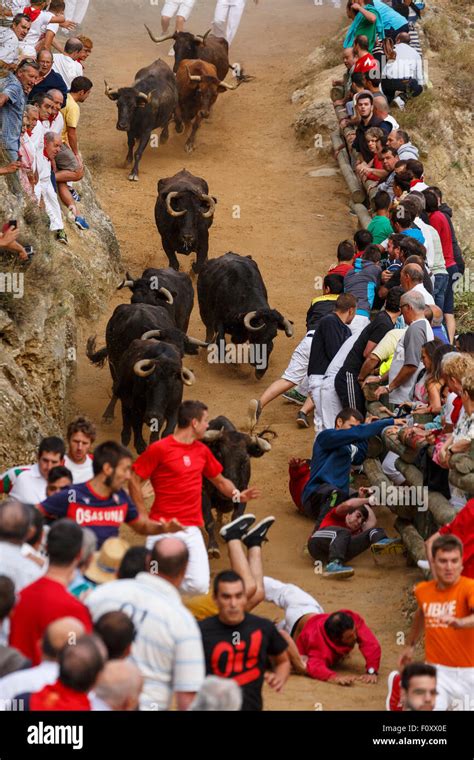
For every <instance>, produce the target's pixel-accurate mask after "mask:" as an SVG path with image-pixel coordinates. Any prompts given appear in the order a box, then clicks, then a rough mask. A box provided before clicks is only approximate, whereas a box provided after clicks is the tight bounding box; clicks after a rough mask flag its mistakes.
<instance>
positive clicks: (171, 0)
mask: <svg viewBox="0 0 474 760" xmlns="http://www.w3.org/2000/svg"><path fill="white" fill-rule="evenodd" d="M194 3H195V0H166V2H165V4H164V6H163V8H162V10H161V15H162V16H165V18H173V16H182V18H184V19H185V21H187V20H188V18H189V17H190V15H191V11H192V9H193V6H194Z"/></svg>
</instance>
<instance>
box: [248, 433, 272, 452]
mask: <svg viewBox="0 0 474 760" xmlns="http://www.w3.org/2000/svg"><path fill="white" fill-rule="evenodd" d="M251 439H252V443H256V444H257V446H258V447H259V449H260V451H271V450H272V445H271V443H269V442H268V441H266V440H265V438H260V436H258V435H252V436H251Z"/></svg>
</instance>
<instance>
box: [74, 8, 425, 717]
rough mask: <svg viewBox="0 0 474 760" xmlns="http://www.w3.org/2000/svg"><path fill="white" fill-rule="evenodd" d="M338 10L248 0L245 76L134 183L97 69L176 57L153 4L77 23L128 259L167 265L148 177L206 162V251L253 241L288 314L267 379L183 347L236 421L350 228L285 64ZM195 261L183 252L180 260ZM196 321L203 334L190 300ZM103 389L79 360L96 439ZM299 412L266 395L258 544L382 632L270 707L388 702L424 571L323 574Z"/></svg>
mask: <svg viewBox="0 0 474 760" xmlns="http://www.w3.org/2000/svg"><path fill="white" fill-rule="evenodd" d="M213 5H214V4H213V2H212V0H199V2H198V3H197V6H198V7H197V8H196V9H195V11H194V14H193V17H192V24H190V28H191V29H192V30H193V31H195V32H197V33H200V34H203V33H204V31H205V30H206V29H207V28H208V26H209V24H208V22H209V20H210V18H211V17H212V10H213ZM106 9H107V10H106ZM290 9H291V12H290ZM341 14H342V11H335V10H333V8H332V6H330V7H325V6H321V7H315V6H314V5H313V4H312V3H311V2H310V0H271V1H269V0H261V2H260V3H259V5H258V6H257V7H255V6H254V4H253V3H252V2H251V1H250V0H249V2H248V4H247V8H246V11H245V15H244V18H243V20H242V24H241V27H240V30H239V34H238V37H237V40H236V42H235V44H234V48H233V51H232V55H231V59H232V60H233V61H235V60H240V61H243V62H244V64H245V66H246V69H247V70H248V72H249V73H252V74H254V75H255V76H256V80H255V82H253V83H252V84H248V85H245V86H242V87H241V88H240V89H239V90H238V91H237V92H235V93H225V94H224V95H221V96H220V97H219V100H218V102H217V104H216V107H215V110H214V114H213V118H212V123H209V124H206V125H204V127H203V128H202V129H201V131H200V132H199V133H198V138H197V150H196V151H195V153H193V154H192V155H191V156H189V155H187V154H186V153H185V152H184V149H183V144H184V140H183V136H182V135H175V134H174V133H173V130H172V131H171V132H172V134H171V138H170V140H169V142H168V144H167V145H165V146H163V147H160V148H159V149H152V148H150V147H149V148H148V149H147V151H146V153H145V156H144V159H143V160H142V164H141V175H140V181H139V183H130V182H128V181H127V172H126V170H125V169H124V168H123V160H124V158H125V154H126V140H125V135H124V134H122V133H119V132H117V131H116V130H115V121H116V107H115V105H114V104H113V103H112V102H111V101H109V100H108V99H107V98H106V97H105V96H104V95H103V86H102V80H103V79H104V77H105V78H106V79H107V80H108V81H109V83H110V84H112V85H113V86H121V85H126V84H129V83H131V82H132V81H133V75H134V73H135V71H136V70H137V69H138V68H140V67H141V66H143V65H145V64H147V63H148V62H151V61H152V60H153V59H154V58H155V57H158V56H161V57H162V58H164V59H165V60H167V61H168V62H170V61H171V62H172V59H170V58H167V57H166V54H167V52H168V49H169V43H164V44H162V45H160V46H156V45H154V44H153V43H152V42H151V40H149V38H148V36H147V34H146V32H145V30H144V28H143V26H142V22H146V23H148V24H149V25H151V26H152V27H153V28H154V29H155V30H156V31H157V32H158V31H159V14H158V9H157V8H156V7H149V6H148V4H147V5H146V6H145V5H143V7H142V6H140V5H138V4H130V5H128V6H127V7H126V8H125V9H124V8H123V6H119V5H115V4H114V3H110V2H107V4H106V3H105V2H104V0H102V1H101V2H98V1H97V2H95V3H91V11H90V15H89V17H88V24H87V25H86V27H85V31H86V32H89V33H91V34H92V36H93V37H94V41H95V48H94V54H93V56H92V58H91V59H89V63H88V65H87V68H86V74H88V75H89V76H90V77H91V78H92V80H93V81H94V82H95V84H96V86H95V88H94V91H93V96H92V97H91V98H90V99H89V101H88V102H87V103H86V104H85V105H84V106H83V108H82V120H81V124H80V140H81V145H82V150H83V153H84V156H85V157H86V160H87V161H88V163H89V165H91V166H92V168H93V171H94V174H95V177H96V186H97V189H98V194H99V198H100V200H101V202H102V204H103V206H104V208H105V209H106V211H107V212H108V213H109V214H110V216H111V217H112V220H113V222H114V224H115V227H116V231H117V235H118V238H119V241H120V243H121V246H122V256H123V263H124V268H127V269H129V270H130V272H131V273H132V274H133V275H135V276H137V275H138V274H139V273H140V272H141V271H142V269H144V268H145V266H158V267H160V266H166V265H167V262H166V259H165V256H164V253H163V252H162V249H161V245H160V240H159V237H158V235H157V231H156V228H155V226H154V221H153V207H154V202H155V192H156V184H157V181H158V179H159V178H160V177H166V176H170V175H172V174H174V173H175V172H176V171H178V170H179V169H181V168H182V167H184V166H185V167H186V168H187V169H189V170H190V171H191V172H193V173H195V174H198V175H200V176H203V177H205V178H206V179H207V181H208V182H209V187H210V192H211V193H212V194H213V195H215V196H217V198H218V205H217V210H216V216H215V223H214V226H213V228H212V230H211V244H210V256H211V257H215V256H218V255H221V254H222V253H225V252H226V251H228V250H233V251H237V252H239V253H243V254H252V256H253V257H254V258H255V259H256V260H257V262H258V264H259V267H260V269H261V271H262V274H263V276H264V279H265V282H266V285H267V288H268V291H269V296H270V304H271V305H272V306H273V307H275V308H277V309H279V310H280V311H281V312H282V313H284V314H285V315H286V316H287V317H289V318H290V319H292V320H294V322H295V328H296V329H295V337H294V339H292V340H289V339H287V338H286V337H281V336H280V337H279V338H278V339H277V341H276V344H275V349H274V352H273V354H272V357H271V364H270V368H269V370H268V372H267V375H266V377H265V379H264V380H263V381H260V382H258V381H256V380H255V378H254V376H253V373H252V372H251V371H249V370H248V369H247V368H245V367H244V368H234V367H231V366H228V365H227V366H216V365H208V364H207V361H206V355H205V354H202V356H201V357H199V358H198V357H196V358H195V357H190V358H188V359H186V363H187V364H188V365H189V366H190V367H191V368H192V369H193V371H194V372H195V374H196V378H197V383H196V385H195V386H194V387H193V388H192V389H186V392H185V396H186V397H187V398H190V397H198V398H200V399H202V400H203V401H205V402H206V403H207V404H208V405H209V407H210V411H211V414H212V415H217V414H226V415H227V416H229V417H230V418H231V419H232V420H233V421H234V422H235V423H236V424H240V425H243V424H244V422H245V416H246V409H247V404H248V401H249V399H251V398H253V397H255V396H258V395H259V394H260V393H261V391H262V390H263V388H264V387H265V385H266V384H267V383H269V382H270V381H272V380H273V379H275V378H277V377H278V376H279V375H280V374H281V372H282V370H283V369H284V368H285V366H286V364H287V361H288V359H289V357H290V355H291V353H292V351H293V349H294V348H295V346H296V345H297V341H298V340H299V339H300V338H301V337H302V336H303V334H304V316H305V313H306V310H307V307H308V304H309V302H310V299H311V297H312V296H313V293H314V290H313V280H314V277H315V276H316V275H319V276H321V275H324V274H325V272H326V271H327V268H328V264H329V263H330V262H332V261H333V260H334V258H335V253H334V252H335V247H336V244H337V242H338V241H340V240H342V239H344V238H346V237H348V236H350V235H351V234H352V233H353V231H354V222H353V220H352V218H351V217H350V215H349V214H348V212H347V206H346V199H347V195H346V189H345V186H344V183H343V181H342V179H340V178H339V177H323V178H312V177H309V176H308V171H309V170H310V169H311V168H314V166H313V167H311V166H310V165H309V164H308V159H307V157H306V156H305V154H304V153H303V152H302V151H301V150H299V149H298V148H297V147H296V144H295V140H294V136H293V132H292V128H291V122H292V119H293V117H294V107H293V106H292V105H291V103H290V101H289V96H290V95H291V91H292V88H291V85H290V79H291V77H292V74H293V72H294V67H295V64H296V63H298V62H300V61H301V59H302V58H303V57H304V56H306V55H307V54H308V53H309V52H311V50H312V49H313V48H314V47H315V46H316V44H317V43H318V42H319V41H321V40H322V39H323V37H324V36H325V35H327V34H328V33H331V32H332V31H334V30H335V29H336V27H337V24H338V22H339V18H340V15H341ZM97 29H108V34H107V36H105V35H104V34H102V35H100V34H97V32H94V30H97ZM236 205H238V206H240V209H241V212H240V219H236V218H234V217H233V213H232V212H233V207H234V206H236ZM191 263H192V261H191V259H187V258H185V257H181V265H182V268H184V269H185V270H186V271H189V270H190V267H191ZM126 300H127V299H126V293H124V292H120V293H119V294H114V293H111V300H110V303H109V304H108V305H107V308H106V310H105V314H104V317H103V319H101V320H100V321H99V322H98V323H95V324H93V323H91V324H88V325H85V326H84V329H83V331H82V338H81V344H80V353H82V348H83V347H84V345H85V340H86V338H87V336H88V335H90V334H94V333H96V334H97V335H98V345H103V336H104V329H105V325H106V322H107V319H108V317H109V316H110V314H111V313H112V310H113V308H114V307H115V306H116V305H117V304H118V303H120V302H123V301H126ZM104 306H105V305H104ZM190 333H191V334H193V335H195V336H197V337H201V338H203V337H204V328H203V325H202V324H201V322H200V320H199V314H198V310H197V307H196V308H195V310H194V313H193V317H192V320H191V327H190ZM109 392H110V376H109V372H108V369H103V370H99V369H96V368H94V367H91V366H90V365H89V364H88V363H87V360H86V359H85V358H82V359H80V361H79V367H78V383H77V388H76V392H75V397H74V399H73V404H74V406H75V408H76V409H78V410H81V411H82V412H85V413H87V414H88V415H90V416H91V417H92V418H93V419H94V420H95V422H96V423H98V424H99V430H100V440H104V439H105V438H108V437H111V436H112V437H114V438H117V439H118V438H119V434H120V424H119V417H118V418H117V419H116V421H115V424H113V425H112V426H109V427H106V426H103V425H101V423H100V417H101V414H102V411H103V410H104V408H105V406H106V405H107V402H108V399H109ZM117 411H119V409H117ZM296 411H297V408H296V407H295V406H294V405H292V404H287V403H285V402H284V401H283V400H281V401H280V400H277V401H275V402H274V403H273V404H272V405H271V406H270V407H268V408H267V410H265V413H264V415H263V418H262V421H263V423H264V424H265V425H271V426H272V427H273V428H274V429H275V430H276V431H277V433H278V439H277V440H276V441H275V444H274V447H273V450H272V452H271V453H270V454H269V455H266V456H265V457H263V458H262V459H260V460H258V461H257V462H256V463H255V464H254V466H253V478H252V482H253V483H254V484H256V485H259V486H260V487H261V488H262V490H263V496H262V498H261V500H259V502H258V503H256V504H253V505H252V509H253V511H254V512H256V514H257V516H258V517H262V516H265V515H267V514H273V515H275V516H276V517H277V522H276V524H275V526H274V528H273V529H272V533H271V541H270V543H269V544H268V545H267V546H266V547H265V549H264V552H265V569H266V572H267V573H268V574H269V575H274V576H275V577H278V578H280V579H282V580H286V581H289V582H293V583H296V584H298V585H300V586H302V587H304V588H305V589H306V590H307V591H309V592H310V593H312V594H314V596H315V597H316V598H317V599H318V600H319V601H320V603H321V604H322V605H323V607H324V609H325V610H327V611H332V610H335V609H338V608H345V607H346V608H352V609H354V610H356V611H358V612H359V613H361V614H362V615H364V616H365V618H366V620H367V622H368V624H369V625H370V626H371V627H372V628H373V630H374V631H375V632H376V633H377V635H378V637H379V639H380V641H381V644H382V647H383V652H384V657H383V665H382V672H381V678H380V681H379V683H378V684H377V685H376V686H368V685H357V686H354V687H352V688H350V689H348V688H343V687H340V686H334V685H325V684H322V683H320V682H314V681H310V680H309V679H304V678H301V677H292V678H291V679H290V681H289V682H288V684H287V686H286V688H285V691H284V693H283V694H281V695H275V694H273V693H267V694H266V708H267V709H273V710H281V709H286V710H314V709H324V710H334V709H339V710H341V709H348V710H350V709H364V710H375V709H383V706H384V699H385V693H386V676H387V674H388V672H389V670H391V669H392V668H393V667H394V665H395V663H396V660H397V655H398V653H399V651H400V647H399V646H397V633H398V632H400V631H403V630H405V628H406V621H405V620H404V618H403V616H402V602H403V599H404V596H405V589H406V588H407V587H408V586H409V585H410V584H411V583H413V581H414V580H416V579H417V577H418V574H417V572H416V571H414V570H411V569H407V568H406V566H405V562H404V560H403V558H393V559H386V560H384V561H383V563H382V562H381V561H380V560H379V563H380V565H379V566H378V567H377V566H376V565H375V564H374V561H373V559H372V557H371V556H369V555H365V556H363V557H361V558H359V559H357V560H356V561H355V562H354V565H355V567H356V576H355V577H354V578H353V579H351V580H350V581H347V582H342V583H341V582H339V583H338V582H336V581H326V580H324V579H321V578H320V577H318V576H316V575H315V574H314V573H313V571H312V564H311V562H310V560H309V558H308V557H307V556H305V555H304V554H303V547H304V545H305V542H306V538H307V536H308V534H309V531H310V529H311V527H312V526H311V524H310V523H309V522H307V521H306V520H305V519H304V518H303V517H301V516H299V515H298V514H297V513H296V511H295V509H294V507H293V506H292V503H291V500H290V497H289V494H288V488H287V480H288V478H287V460H288V457H289V456H290V455H297V456H309V454H310V451H311V444H312V438H313V436H312V431H311V430H308V431H301V430H299V429H297V427H296V424H295V413H296ZM382 522H383V524H384V525H385V527H388V528H389V529H390V528H391V523H392V519H391V517H390V515H384V517H383V520H382ZM392 534H393V530H392ZM224 565H225V562H224V560H221V561H220V562H219V563H216V562H214V563H213V567H212V569H213V571H215V570H217V569H220V568H221V567H223V566H224ZM259 611H260V612H262V614H268V615H269V616H271V617H275V615H276V613H277V612H278V611H277V610H276V608H272V606H271V605H267V606H262V607H261V609H260V610H259ZM362 662H363V661H362V658H361V657H360V655H359V654H358V653H357V654H355V655H354V656H353V657H352V658H351V659H350V661H349V662H348V663H347V667H348V669H349V670H351V669H353V668H356V669H357V670H359V671H360V670H361V666H362ZM362 672H363V671H362Z"/></svg>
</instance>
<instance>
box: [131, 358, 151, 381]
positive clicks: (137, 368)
mask: <svg viewBox="0 0 474 760" xmlns="http://www.w3.org/2000/svg"><path fill="white" fill-rule="evenodd" d="M155 364H156V362H155V361H154V359H140V361H138V362H135V364H134V365H133V371H134V372H135V374H136V375H138V377H149V376H150V375H151V374H153V372H154V370H155ZM145 367H148V369H145Z"/></svg>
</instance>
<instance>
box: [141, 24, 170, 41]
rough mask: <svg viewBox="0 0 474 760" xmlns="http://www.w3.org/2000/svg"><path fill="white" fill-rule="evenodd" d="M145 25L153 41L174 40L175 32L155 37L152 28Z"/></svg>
mask: <svg viewBox="0 0 474 760" xmlns="http://www.w3.org/2000/svg"><path fill="white" fill-rule="evenodd" d="M144 26H145V29H146V30H147V32H148V34H149V35H150V37H151V39H152V40H153V42H165V41H166V40H174V34H164V35H163V36H162V37H155V35H154V34H153V32H152V31H151V29H149V28H148V26H147V25H146V24H144Z"/></svg>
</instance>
